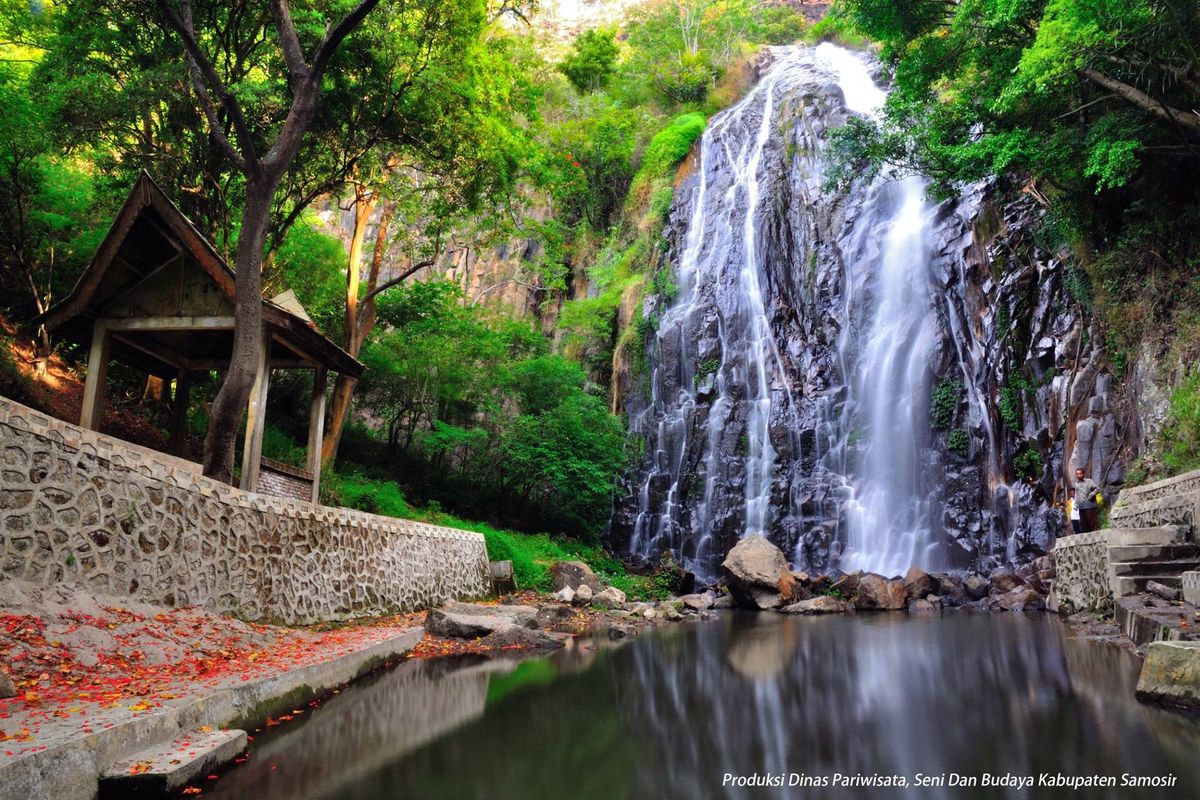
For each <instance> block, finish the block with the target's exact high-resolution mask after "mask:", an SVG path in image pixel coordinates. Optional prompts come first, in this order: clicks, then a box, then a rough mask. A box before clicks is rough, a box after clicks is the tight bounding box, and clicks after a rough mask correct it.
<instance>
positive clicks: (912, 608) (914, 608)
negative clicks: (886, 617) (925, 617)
mask: <svg viewBox="0 0 1200 800" xmlns="http://www.w3.org/2000/svg"><path fill="white" fill-rule="evenodd" d="M908 610H909V612H910V613H918V614H919V613H921V612H929V611H933V610H934V605H933V603H931V602H929V601H928V600H922V599H920V598H917V599H915V600H909V601H908Z"/></svg>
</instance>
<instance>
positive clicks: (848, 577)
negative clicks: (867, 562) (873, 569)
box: [829, 570, 863, 597]
mask: <svg viewBox="0 0 1200 800" xmlns="http://www.w3.org/2000/svg"><path fill="white" fill-rule="evenodd" d="M862 576H863V572H862V570H859V571H858V572H850V573H847V574H845V575H843V576H842V577H840V578H838V579H837V580H836V581H834V582H833V585H831V586H830V587H829V590H830V591H832V592H837V593H838V594H840V595H841V596H842V597H853V596H854V593H855V592H857V591H858V582H859V581H860V580H862Z"/></svg>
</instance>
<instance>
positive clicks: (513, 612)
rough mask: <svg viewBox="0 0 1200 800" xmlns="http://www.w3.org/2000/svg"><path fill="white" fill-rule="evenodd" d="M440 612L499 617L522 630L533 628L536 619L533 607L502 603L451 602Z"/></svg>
mask: <svg viewBox="0 0 1200 800" xmlns="http://www.w3.org/2000/svg"><path fill="white" fill-rule="evenodd" d="M442 610H443V611H449V612H450V613H452V614H467V615H470V616H485V617H499V618H501V619H504V620H507V621H508V622H511V623H512V624H514V625H520V626H521V627H524V628H529V627H532V626H533V621H534V618H535V617H537V613H538V610H537V609H536V608H534V607H533V606H519V605H507V604H504V603H501V604H498V605H487V604H482V603H460V602H459V601H457V600H451V601H450V602H448V603H446V604H445V605H443V606H442Z"/></svg>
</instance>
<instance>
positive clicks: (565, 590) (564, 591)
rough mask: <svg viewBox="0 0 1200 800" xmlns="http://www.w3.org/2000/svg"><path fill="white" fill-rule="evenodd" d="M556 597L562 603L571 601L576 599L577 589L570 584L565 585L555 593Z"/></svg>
mask: <svg viewBox="0 0 1200 800" xmlns="http://www.w3.org/2000/svg"><path fill="white" fill-rule="evenodd" d="M554 599H555V600H557V601H558V602H560V603H571V602H573V601H574V600H575V590H574V589H572V588H571V587H570V586H564V587H562V588H561V589H559V590H558V591H557V592H555V593H554Z"/></svg>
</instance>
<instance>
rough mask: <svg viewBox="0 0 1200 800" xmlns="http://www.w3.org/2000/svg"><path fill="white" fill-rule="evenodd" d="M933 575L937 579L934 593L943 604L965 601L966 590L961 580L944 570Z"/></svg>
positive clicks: (959, 603) (953, 604)
mask: <svg viewBox="0 0 1200 800" xmlns="http://www.w3.org/2000/svg"><path fill="white" fill-rule="evenodd" d="M933 577H934V579H935V580H936V581H937V592H936V594H937V596H938V597H940V598H941V600H942V603H943V604H944V605H948V606H958V605H962V604H963V603H965V602H966V600H967V590H966V589H965V588H964V587H963V582H962V581H961V580H959V579H958V578H956V577H954V576H953V575H950V574H948V573H945V572H939V573H937V574H936V575H934V576H933Z"/></svg>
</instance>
